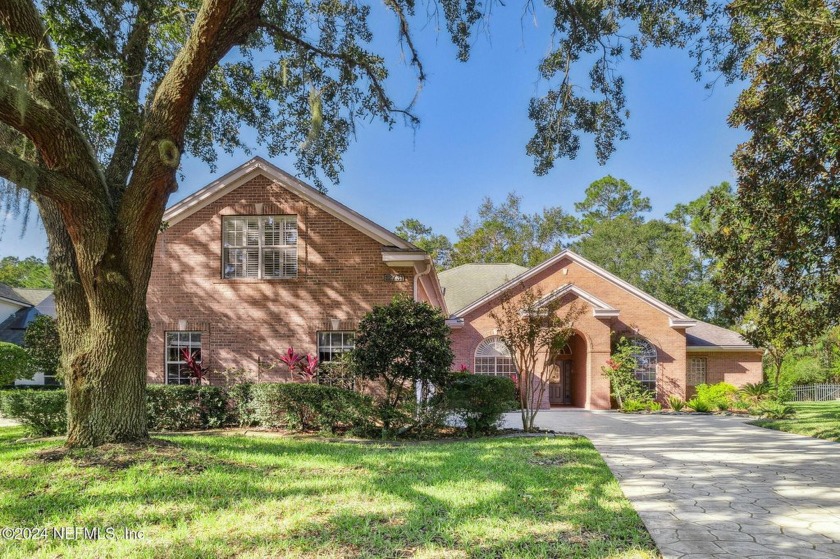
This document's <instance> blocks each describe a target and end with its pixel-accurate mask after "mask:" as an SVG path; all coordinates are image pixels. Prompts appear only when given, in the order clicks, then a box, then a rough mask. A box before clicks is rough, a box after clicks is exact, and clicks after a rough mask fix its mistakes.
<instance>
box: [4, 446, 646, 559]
mask: <svg viewBox="0 0 840 559" xmlns="http://www.w3.org/2000/svg"><path fill="white" fill-rule="evenodd" d="M168 438H169V437H168ZM169 439H170V440H173V441H175V442H176V443H177V445H178V447H179V448H180V449H181V452H182V455H181V456H179V457H172V456H170V457H168V458H166V459H162V460H160V461H155V460H152V461H149V462H138V463H136V464H133V465H131V466H130V467H128V468H126V469H124V470H120V471H107V470H106V469H104V468H101V467H93V468H84V467H79V466H77V465H74V464H73V463H72V462H69V463H63V464H38V463H31V460H29V462H30V464H29V468H28V471H27V472H26V474H25V475H18V476H15V475H12V476H3V477H2V478H0V494H2V495H3V496H4V499H3V502H2V504H0V519H2V522H0V524H5V525H14V524H19V525H30V526H31V525H45V524H50V523H57V522H65V523H66V522H68V520H69V519H71V518H73V517H74V515H75V514H76V513H77V512H78V511H85V512H84V518H85V521H86V522H89V523H93V524H95V523H97V522H98V523H100V524H101V525H120V526H128V527H133V526H149V525H152V526H154V525H157V526H159V527H161V529H162V530H165V528H163V527H165V526H173V525H176V524H179V523H187V524H188V525H189V524H194V523H195V522H196V521H197V520H199V519H201V518H206V517H209V516H212V515H214V514H219V515H223V516H225V515H233V516H236V515H237V514H238V511H242V513H241V514H242V515H247V514H253V511H256V510H262V509H263V508H265V507H268V508H269V510H271V507H272V505H271V503H274V502H282V501H284V500H286V499H295V498H296V499H303V502H305V503H306V505H302V506H311V507H312V510H313V515H312V518H306V519H301V520H299V521H296V522H294V524H293V526H290V527H289V528H288V529H287V530H284V531H281V530H280V529H276V530H272V522H275V523H276V525H279V524H280V523H281V521H282V518H274V519H272V518H270V517H266V518H261V519H260V521H261V523H262V525H261V526H253V527H251V529H250V530H249V529H239V528H237V529H233V527H225V526H219V529H218V530H214V531H212V533H203V534H200V537H190V538H184V539H180V540H178V541H176V542H175V543H174V545H176V546H177V549H178V555H179V556H180V555H187V556H190V555H194V556H206V555H207V554H208V553H211V554H213V553H219V550H221V551H222V552H223V555H225V556H235V555H237V554H240V553H243V554H244V553H249V552H250V553H257V554H258V555H266V554H268V555H277V556H282V555H283V554H287V553H295V554H304V555H309V554H311V555H316V556H317V555H332V556H335V555H338V556H373V557H401V556H408V555H412V554H413V553H414V552H415V551H418V550H421V549H422V550H426V551H430V552H432V553H437V554H438V555H439V556H440V555H444V556H447V557H457V556H462V557H501V556H516V557H525V556H544V557H557V556H583V557H586V556H589V557H602V556H605V555H609V554H611V553H616V552H621V551H624V550H626V551H629V550H632V549H646V550H651V549H653V544H652V542H651V540H650V537H649V536H648V534H647V533H646V532H645V530H644V528H643V527H642V524H641V522H640V521H639V519H638V516H637V515H636V513H635V512H634V511H633V509H632V507H630V505H629V503H627V502H626V501H623V500H619V499H623V497H622V495H621V492H620V490H618V488H617V484H616V483H615V481H614V479H613V477H612V474H610V472H609V470H608V469H607V468H606V466H605V465H604V464H603V462H602V461H601V458H600V456H599V455H598V453H597V452H596V451H595V450H594V448H592V447H591V445H590V444H589V442H588V441H585V440H577V441H575V440H570V439H486V440H482V441H476V442H470V443H448V444H446V445H439V446H435V445H415V446H405V447H393V446H384V445H351V444H345V443H325V442H320V441H300V440H290V439H276V440H275V439H261V438H260V439H258V438H245V437H222V436H215V437H208V436H200V437H190V436H173V437H171V438H169ZM6 452H7V448H6V445H0V461H2V460H4V459H6V458H5V457H4V454H5V453H6ZM17 452H18V453H19V451H17ZM30 454H31V453H30ZM546 454H550V455H551V456H557V455H560V456H562V460H560V461H559V462H560V463H562V465H559V466H541V465H533V464H529V463H528V461H529V460H533V459H534V456H535V455H536V456H539V457H544V456H545V455H546ZM18 459H20V458H18ZM184 464H186V465H187V467H186V468H184V467H183V466H184ZM190 465H192V467H193V468H195V470H196V471H194V472H191V471H190ZM197 465H201V467H200V468H198V467H197ZM179 468H180V469H179ZM56 469H58V471H56ZM56 476H58V477H59V478H60V480H61V481H60V482H58V481H56V480H55V477H56ZM341 495H346V498H347V499H351V500H352V499H356V500H357V502H352V501H351V502H343V500H342V499H341V498H340V496H341ZM336 499H337V500H336ZM156 505H160V506H156ZM278 508H279V507H278ZM228 528H230V529H228ZM77 543H78V542H74V544H73V545H76V544H77ZM57 545H58V544H57ZM62 545H63V544H62ZM172 545H173V541H172V540H171V538H161V541H160V542H155V541H147V542H145V549H146V550H148V551H150V553H151V555H152V556H155V555H161V556H163V555H169V554H170V552H171V546H172Z"/></svg>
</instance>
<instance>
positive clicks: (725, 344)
mask: <svg viewBox="0 0 840 559" xmlns="http://www.w3.org/2000/svg"><path fill="white" fill-rule="evenodd" d="M685 346H686V349H687V350H689V351H692V350H693V351H708V350H718V351H719V350H722V349H725V350H731V351H739V350H741V351H754V350H759V348H756V347H755V346H753V345H752V344H750V343H749V342H748V341H747V340H745V339H744V338H743V337H742V336H741V335H740V334H739V333H738V332H734V331H732V330H727V329H726V328H721V327H720V326H715V325H714V324H709V323H708V322H703V321H702V320H698V321H697V324H696V325H694V326H692V327H690V328H686V329H685Z"/></svg>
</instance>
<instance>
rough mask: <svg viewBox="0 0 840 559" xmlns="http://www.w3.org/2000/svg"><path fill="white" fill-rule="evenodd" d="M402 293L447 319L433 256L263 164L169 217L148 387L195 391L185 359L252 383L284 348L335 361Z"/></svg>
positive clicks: (151, 297)
mask: <svg viewBox="0 0 840 559" xmlns="http://www.w3.org/2000/svg"><path fill="white" fill-rule="evenodd" d="M396 294H404V295H407V296H409V297H413V298H414V299H416V300H420V301H428V302H430V303H431V304H433V305H435V306H438V307H443V308H445V303H444V300H443V296H442V292H441V289H440V285H439V283H438V279H437V275H436V272H435V270H434V266H433V264H432V261H431V259H430V257H429V255H428V254H426V253H425V252H423V251H422V250H420V249H419V248H417V247H416V246H414V245H412V244H411V243H409V242H407V241H405V240H403V239H402V238H400V237H398V236H397V235H395V234H394V233H392V232H390V231H388V230H386V229H384V228H382V227H380V226H379V225H377V224H375V223H373V222H371V221H370V220H368V219H367V218H365V217H363V216H361V215H359V214H358V213H356V212H354V211H353V210H351V209H350V208H348V207H346V206H344V205H343V204H341V203H339V202H337V201H336V200H333V199H332V198H330V197H329V196H327V195H325V194H322V193H321V192H320V191H318V190H316V189H315V188H312V187H311V186H309V185H306V184H304V183H302V182H301V181H299V180H298V179H296V178H294V177H292V176H291V175H289V174H287V173H285V172H284V171H282V170H280V169H278V168H277V167H275V166H274V165H272V164H271V163H269V162H267V161H265V160H263V159H261V158H255V159H253V160H251V161H249V162H248V163H246V164H244V165H242V166H241V167H239V168H237V169H235V170H233V171H232V172H230V173H228V174H227V175H225V176H223V177H222V178H220V179H219V180H217V181H215V182H213V183H211V184H209V185H208V186H206V187H204V188H202V189H201V190H199V191H198V192H196V193H194V194H192V195H191V196H188V197H187V198H185V199H184V200H182V201H181V202H179V203H177V204H175V205H173V206H172V207H170V208H169V209H168V210H167V211H166V213H165V214H164V230H163V231H162V232H161V233H160V235H159V238H158V241H157V246H156V249H155V260H154V266H153V268H152V276H151V281H150V285H149V291H148V296H147V303H148V309H149V319H150V321H151V333H150V336H149V343H148V367H149V380H150V381H152V382H164V383H169V384H184V383H188V382H189V376H188V374H187V373H186V370H185V369H184V367H183V365H184V362H183V354H182V350H184V349H186V350H187V351H189V352H197V353H198V356H199V357H200V358H201V361H202V363H203V365H204V366H208V367H210V368H211V369H213V370H216V371H219V370H223V369H228V368H241V369H244V370H246V371H248V373H249V375H250V378H251V379H253V380H263V381H275V380H284V379H288V372H287V371H285V370H284V369H281V368H273V369H270V370H266V369H265V368H264V367H260V365H261V364H265V363H269V362H273V361H275V360H276V359H277V358H278V357H279V356H280V355H281V354H282V353H283V352H285V350H286V348H288V347H290V346H291V347H294V348H295V350H297V351H298V352H304V353H305V352H310V353H314V354H317V355H318V356H319V357H320V359H321V361H329V360H331V359H332V358H333V357H335V356H337V355H339V354H340V353H342V352H344V351H347V350H348V349H350V348H352V347H353V338H354V331H355V329H356V325H357V324H358V322H359V320H360V319H361V318H362V317H363V316H364V315H365V314H366V313H367V312H368V311H370V310H371V308H373V306H374V305H382V304H387V303H388V302H390V301H391V299H392V298H393V296H394V295H396Z"/></svg>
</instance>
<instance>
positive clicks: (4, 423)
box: [0, 415, 20, 427]
mask: <svg viewBox="0 0 840 559" xmlns="http://www.w3.org/2000/svg"><path fill="white" fill-rule="evenodd" d="M18 425H20V423H18V422H17V421H15V420H14V419H6V418H5V417H3V416H2V415H0V427H16V426H18Z"/></svg>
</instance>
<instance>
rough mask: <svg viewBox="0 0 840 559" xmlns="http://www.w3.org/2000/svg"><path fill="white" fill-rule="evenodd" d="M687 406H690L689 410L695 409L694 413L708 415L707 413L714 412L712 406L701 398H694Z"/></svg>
mask: <svg viewBox="0 0 840 559" xmlns="http://www.w3.org/2000/svg"><path fill="white" fill-rule="evenodd" d="M685 405H686V406H688V407H689V408H691V409H693V410H694V411H696V412H700V413H706V412H709V411H711V410H712V408H711V406H709V403H708V402H706V401H705V400H701V399H700V398H697V397H694V398H692V399H691V400H689V401H688V402H686V403H685Z"/></svg>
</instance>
